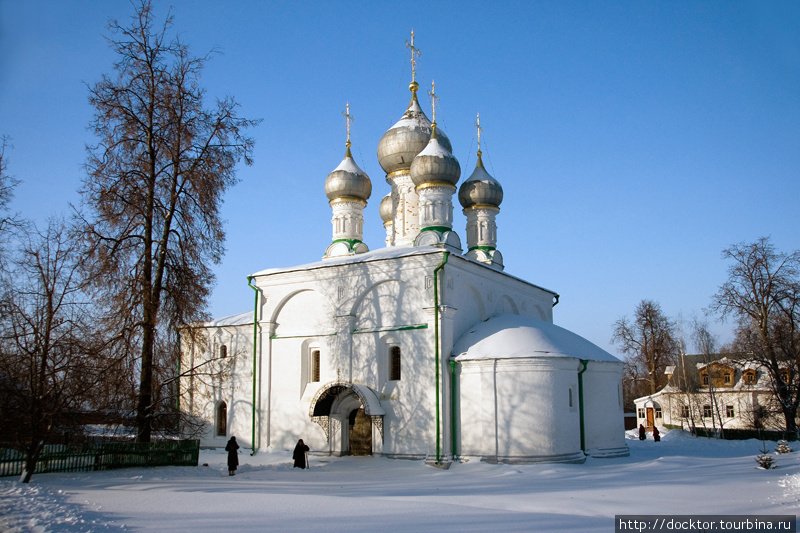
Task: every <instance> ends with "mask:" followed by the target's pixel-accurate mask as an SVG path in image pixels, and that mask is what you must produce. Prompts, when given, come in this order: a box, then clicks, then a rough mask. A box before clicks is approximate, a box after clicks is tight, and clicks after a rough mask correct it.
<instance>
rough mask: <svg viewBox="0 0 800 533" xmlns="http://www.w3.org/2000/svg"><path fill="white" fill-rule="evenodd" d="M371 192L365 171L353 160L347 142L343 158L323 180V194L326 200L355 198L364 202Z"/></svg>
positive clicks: (370, 184) (370, 183) (370, 185)
mask: <svg viewBox="0 0 800 533" xmlns="http://www.w3.org/2000/svg"><path fill="white" fill-rule="evenodd" d="M371 194H372V182H371V181H370V179H369V176H367V173H366V172H364V171H363V170H361V169H360V168H359V167H358V165H356V162H355V161H353V156H352V155H351V154H350V146H349V142H348V147H347V153H346V154H345V156H344V159H343V160H342V162H341V163H339V166H338V167H336V168H335V169H334V171H333V172H331V173H330V174H328V177H327V179H326V180H325V196H327V197H328V200H335V199H337V198H355V199H358V200H363V201H365V202H366V201H367V200H369V197H370V195H371Z"/></svg>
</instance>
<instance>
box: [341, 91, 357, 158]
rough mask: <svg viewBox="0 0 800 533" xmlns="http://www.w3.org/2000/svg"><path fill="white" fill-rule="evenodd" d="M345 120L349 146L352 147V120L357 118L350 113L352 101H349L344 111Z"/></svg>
mask: <svg viewBox="0 0 800 533" xmlns="http://www.w3.org/2000/svg"><path fill="white" fill-rule="evenodd" d="M342 115H344V120H345V122H347V147H348V148H350V121H351V120H355V119H354V118H353V115H351V114H350V102H347V111H342Z"/></svg>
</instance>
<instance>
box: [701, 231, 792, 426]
mask: <svg viewBox="0 0 800 533" xmlns="http://www.w3.org/2000/svg"><path fill="white" fill-rule="evenodd" d="M722 257H723V258H724V259H728V260H730V261H732V262H733V263H732V264H731V265H730V266H729V267H728V280H727V281H726V282H725V283H724V284H723V285H722V286H721V287H720V288H719V290H718V291H717V293H716V294H715V295H714V297H713V300H712V304H711V309H712V310H713V311H715V312H717V313H719V314H720V316H721V317H722V318H725V317H728V316H733V317H735V318H736V319H737V320H738V326H737V329H736V337H735V340H734V343H733V347H734V349H735V350H736V351H739V352H743V353H746V354H748V356H749V357H751V358H752V360H753V362H755V363H757V364H759V365H761V366H762V367H763V368H764V369H765V371H766V372H767V374H768V375H769V377H770V381H771V383H772V388H773V393H774V394H775V398H776V399H777V400H778V403H779V404H780V408H781V411H782V413H783V416H784V419H785V422H786V430H787V431H797V421H796V419H797V409H798V405H800V328H799V327H798V324H800V300H799V297H800V250H796V251H794V252H792V253H790V254H786V253H782V252H778V251H777V250H775V247H774V246H773V245H772V242H771V241H770V239H769V238H768V237H762V238H760V239H758V240H757V241H755V242H753V243H739V244H734V245H733V246H731V247H730V248H728V249H726V250H723V252H722Z"/></svg>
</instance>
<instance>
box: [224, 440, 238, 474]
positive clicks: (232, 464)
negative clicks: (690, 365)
mask: <svg viewBox="0 0 800 533" xmlns="http://www.w3.org/2000/svg"><path fill="white" fill-rule="evenodd" d="M225 451H226V452H228V475H229V476H232V475H233V471H234V470H236V467H237V466H239V443H237V442H236V437H231V440H229V441H228V444H226V445H225Z"/></svg>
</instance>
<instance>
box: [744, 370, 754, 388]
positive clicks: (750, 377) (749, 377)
mask: <svg viewBox="0 0 800 533" xmlns="http://www.w3.org/2000/svg"><path fill="white" fill-rule="evenodd" d="M744 383H745V385H755V383H756V371H755V370H748V371H747V372H745V373H744Z"/></svg>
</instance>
